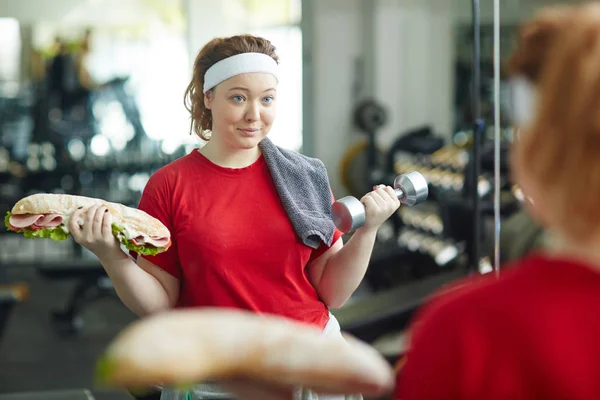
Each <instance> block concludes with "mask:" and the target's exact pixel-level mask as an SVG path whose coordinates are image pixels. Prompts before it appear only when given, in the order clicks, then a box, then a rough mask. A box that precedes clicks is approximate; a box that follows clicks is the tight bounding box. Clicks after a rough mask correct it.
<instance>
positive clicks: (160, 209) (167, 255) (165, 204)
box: [130, 171, 181, 279]
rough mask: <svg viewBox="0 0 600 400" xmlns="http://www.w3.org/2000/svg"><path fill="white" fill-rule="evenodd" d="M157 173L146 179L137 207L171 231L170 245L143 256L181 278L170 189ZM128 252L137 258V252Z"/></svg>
mask: <svg viewBox="0 0 600 400" xmlns="http://www.w3.org/2000/svg"><path fill="white" fill-rule="evenodd" d="M159 174H160V171H159V172H158V173H157V174H156V175H153V176H152V177H150V180H148V183H147V184H146V187H145V188H144V192H143V193H142V197H141V199H140V202H139V205H138V208H139V209H140V210H142V211H145V212H146V213H148V214H149V215H151V216H153V217H154V218H156V219H158V220H159V221H160V222H162V223H163V224H164V225H165V226H166V227H167V229H168V230H169V232H171V247H169V249H168V250H167V251H165V252H162V253H159V254H156V255H154V256H143V257H144V258H145V259H146V260H148V261H150V262H151V263H152V264H154V265H156V266H158V267H160V268H162V269H164V270H165V271H166V272H168V273H169V274H171V275H172V276H174V277H175V278H177V279H181V265H180V264H179V256H178V253H177V240H176V235H175V234H174V233H175V230H174V229H173V216H172V214H171V206H170V198H171V196H170V189H169V185H168V181H167V179H166V178H165V177H163V176H162V175H159ZM130 254H131V256H132V257H133V258H134V259H137V253H135V252H133V251H130Z"/></svg>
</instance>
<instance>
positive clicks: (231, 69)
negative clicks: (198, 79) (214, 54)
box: [202, 53, 279, 93]
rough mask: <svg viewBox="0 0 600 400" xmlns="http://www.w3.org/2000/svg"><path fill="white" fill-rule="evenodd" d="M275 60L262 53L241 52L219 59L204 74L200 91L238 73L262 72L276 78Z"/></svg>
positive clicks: (210, 87) (205, 90)
mask: <svg viewBox="0 0 600 400" xmlns="http://www.w3.org/2000/svg"><path fill="white" fill-rule="evenodd" d="M277 67H278V65H277V62H276V61H275V60H274V59H273V58H272V57H270V56H268V55H266V54H263V53H242V54H238V55H235V56H231V57H228V58H226V59H224V60H221V61H219V62H218V63H216V64H214V65H213V66H212V67H210V68H209V69H208V71H206V74H204V88H203V92H202V93H206V92H208V91H209V90H210V89H212V88H214V87H215V86H217V85H218V84H219V83H221V82H223V81H225V80H227V79H229V78H231V77H232V76H235V75H239V74H246V73H249V72H264V73H267V74H271V75H274V76H275V78H277V79H278V80H279V78H278V68H277Z"/></svg>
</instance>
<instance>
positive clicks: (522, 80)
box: [396, 2, 600, 400]
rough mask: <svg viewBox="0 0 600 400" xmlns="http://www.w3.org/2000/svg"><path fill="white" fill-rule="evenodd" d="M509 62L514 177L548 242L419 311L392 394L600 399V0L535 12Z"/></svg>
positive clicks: (409, 397)
mask: <svg viewBox="0 0 600 400" xmlns="http://www.w3.org/2000/svg"><path fill="white" fill-rule="evenodd" d="M509 65H510V73H511V75H512V77H514V78H515V83H516V85H517V86H518V90H517V91H516V92H515V93H516V94H517V99H516V100H517V101H516V103H515V104H518V108H519V110H515V111H523V110H527V109H529V110H532V112H531V113H526V112H525V113H524V112H518V113H516V114H515V115H516V116H517V117H518V119H519V120H518V125H519V128H520V134H519V135H518V138H517V139H516V141H515V143H514V144H513V149H512V154H511V158H512V173H513V175H514V179H515V180H516V182H517V183H518V184H519V185H520V186H521V188H522V189H523V191H524V192H525V193H526V194H527V196H528V197H529V198H530V199H531V200H530V201H529V202H528V203H527V207H528V209H529V210H530V211H531V213H532V215H533V216H534V218H536V219H537V220H538V222H540V223H541V224H542V225H544V226H545V227H546V228H547V229H548V231H549V232H551V233H552V235H553V236H555V237H556V238H557V239H558V240H557V246H556V247H554V248H553V249H552V250H549V251H548V252H547V253H545V254H544V253H541V252H539V253H537V252H536V253H535V254H530V255H529V256H527V257H526V258H524V259H522V260H520V261H518V262H515V263H514V264H513V265H511V266H510V267H509V268H503V270H504V272H502V273H501V276H500V278H499V279H495V277H493V276H489V277H481V278H479V279H477V280H476V281H468V282H461V284H460V285H457V286H456V287H455V289H454V290H451V291H448V292H446V293H444V294H441V295H439V296H437V298H436V299H435V300H433V301H432V302H431V304H429V305H427V307H425V308H424V310H423V311H422V312H421V313H420V315H419V317H418V319H417V321H416V322H415V323H414V324H413V326H414V329H413V331H412V333H411V345H410V349H409V351H408V354H407V357H406V359H405V363H404V364H403V366H402V367H401V368H400V369H399V372H398V381H397V382H398V383H397V393H396V399H402V400H413V399H428V400H436V399H449V400H452V399H464V400H468V399H486V400H495V399H573V400H576V399H597V398H600V380H599V379H598V377H599V376H600V363H599V362H598V360H599V359H600V344H599V342H598V337H599V336H600V319H598V315H599V314H598V310H600V256H599V255H598V254H599V253H598V249H599V248H600V208H599V207H598V198H600V180H599V179H600V119H599V118H598V115H599V111H600V3H599V2H593V3H589V4H585V5H581V6H575V7H573V8H567V7H562V6H561V7H558V8H556V7H552V8H548V9H544V10H543V11H542V12H541V13H540V14H539V15H538V16H537V17H536V18H535V19H534V20H533V21H531V22H529V23H528V24H526V25H525V26H524V27H523V29H522V30H521V31H520V35H519V41H518V48H517V50H516V52H515V54H514V55H513V57H512V58H511V60H510V64H509ZM490 275H492V274H490Z"/></svg>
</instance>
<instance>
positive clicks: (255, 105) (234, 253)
mask: <svg viewBox="0 0 600 400" xmlns="http://www.w3.org/2000/svg"><path fill="white" fill-rule="evenodd" d="M277 66H278V58H277V55H276V52H275V48H274V46H273V45H272V44H271V43H270V42H269V41H268V40H265V39H262V38H259V37H254V36H248V35H244V36H234V37H229V38H225V39H214V40H212V41H211V42H209V43H208V44H207V45H206V46H204V48H203V49H202V50H201V51H200V53H199V54H198V56H197V58H196V60H195V63H194V72H193V78H192V81H191V83H190V85H189V87H188V89H187V91H186V96H185V97H186V103H187V107H188V109H189V111H190V113H191V118H192V127H193V130H194V132H195V133H196V134H197V135H198V136H200V138H202V139H204V140H206V144H205V145H204V146H203V147H202V148H200V149H198V150H194V151H192V152H191V153H190V154H188V155H186V156H184V157H182V158H181V159H179V160H176V161H174V162H172V163H171V164H169V165H167V166H165V167H163V168H162V169H160V170H159V171H157V172H156V173H155V174H154V175H153V176H152V177H151V178H150V180H149V181H148V183H147V185H146V187H145V189H144V193H143V195H142V198H141V200H140V203H139V208H140V209H141V210H144V211H146V212H147V213H148V214H150V215H152V216H154V217H156V218H158V219H159V220H160V221H162V222H163V223H164V224H165V225H166V226H167V228H169V230H170V232H171V235H172V245H171V247H170V249H169V250H168V251H166V252H165V253H161V254H158V255H156V256H144V257H138V258H137V262H134V261H133V260H131V259H130V258H129V257H128V256H127V255H126V254H125V253H124V252H123V251H121V249H120V247H119V244H118V243H117V241H116V240H115V238H114V237H113V236H112V234H111V229H110V226H111V221H112V220H111V216H110V214H109V213H107V212H106V208H105V207H92V208H90V209H88V210H81V211H79V212H78V215H74V216H73V217H72V219H71V221H72V222H71V224H70V229H71V232H72V233H73V237H74V239H75V240H76V241H77V242H78V243H80V244H81V245H83V246H85V247H87V248H88V249H89V250H90V251H92V252H93V253H94V254H95V255H96V256H97V257H98V259H99V260H100V262H101V263H102V265H103V266H104V268H105V269H106V271H107V273H108V275H109V277H110V278H111V280H112V282H113V284H114V286H115V289H116V292H117V294H118V295H119V297H120V299H121V300H122V301H123V303H124V304H125V305H126V306H127V307H128V308H130V309H131V310H132V311H133V312H135V313H136V314H137V315H139V316H143V315H147V314H151V313H156V312H161V311H164V310H168V309H170V308H173V307H203V306H218V307H232V308H241V309H247V310H252V311H255V312H257V313H270V314H277V315H281V316H284V317H287V318H291V319H294V320H297V321H302V322H305V323H307V324H313V325H316V326H318V327H319V328H320V329H323V330H324V331H327V332H330V331H336V332H339V326H338V325H337V322H336V321H335V319H334V318H333V316H332V315H331V314H330V313H329V311H328V309H329V308H339V307H341V306H342V305H343V304H344V303H345V302H346V300H347V299H348V298H349V297H350V295H351V294H352V293H353V292H354V290H355V289H356V288H357V287H358V285H359V283H360V282H361V280H362V278H363V276H364V274H365V271H366V268H367V265H368V262H369V258H370V255H371V251H372V249H373V245H374V242H375V236H376V231H377V229H378V228H379V226H380V225H381V224H382V223H383V222H384V221H385V220H386V219H387V218H388V217H390V216H391V215H392V214H393V213H394V212H395V211H396V209H397V208H398V207H399V205H400V203H399V200H398V198H397V197H396V196H395V194H394V190H393V189H392V188H391V187H384V186H381V187H378V188H375V190H374V191H372V192H370V193H368V194H367V195H365V196H364V197H363V198H362V202H363V204H364V205H365V208H366V224H365V225H364V226H363V227H362V228H360V229H359V230H357V232H356V233H355V234H354V235H353V236H352V238H351V239H350V240H349V241H348V243H347V244H345V245H343V243H342V240H341V239H340V237H341V232H339V231H338V230H335V228H334V226H333V224H332V222H331V217H330V215H329V214H328V212H327V211H328V209H330V207H331V201H332V200H331V191H330V188H329V183H328V181H327V174H326V171H325V168H324V166H323V164H322V163H321V162H320V161H318V160H314V159H311V158H308V157H304V156H301V155H299V154H296V153H292V152H289V151H285V150H283V149H280V148H278V147H277V146H275V145H273V144H272V143H271V142H270V141H269V140H268V139H267V135H268V133H269V131H270V129H271V126H272V124H273V122H274V121H275V117H276V109H277V84H278V79H277V76H278V73H277ZM207 131H209V132H207ZM288 180H291V181H289V182H288ZM319 182H325V184H324V185H319ZM311 199H325V203H326V207H321V208H322V209H320V210H317V209H314V210H312V209H310V206H307V205H310V204H314V205H315V207H317V206H318V205H319V204H321V203H319V201H317V200H315V201H312V200H311ZM311 201H312V203H311ZM301 204H304V205H305V207H304V209H303V208H302V207H300V206H299V205H301ZM85 212H87V216H86V217H85V223H84V224H83V226H79V225H77V224H76V222H75V221H77V220H78V218H79V216H80V215H81V214H82V213H85ZM326 214H327V215H326ZM315 215H317V216H321V218H316V217H315ZM323 216H325V217H326V218H322V217H323ZM309 226H314V227H315V229H307V227H309ZM302 232H305V233H306V232H309V233H310V232H312V233H311V234H310V235H306V236H303V235H304V234H302V235H301V233H302ZM315 232H316V233H315ZM311 235H312V236H311ZM315 238H320V240H319V241H315ZM319 242H320V243H319Z"/></svg>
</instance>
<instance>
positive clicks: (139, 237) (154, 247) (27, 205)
mask: <svg viewBox="0 0 600 400" xmlns="http://www.w3.org/2000/svg"><path fill="white" fill-rule="evenodd" d="M97 204H100V205H104V206H106V207H107V208H108V211H109V212H110V213H111V215H112V219H113V223H112V233H113V235H114V236H115V237H116V238H117V239H118V240H119V242H120V243H121V244H123V245H124V246H125V247H126V248H127V249H128V250H132V251H134V252H136V253H138V254H142V255H155V254H158V253H161V252H163V251H166V250H167V249H168V248H169V247H170V246H171V233H170V232H169V230H168V229H167V228H166V227H165V226H164V225H163V224H162V223H161V222H160V221H159V220H158V219H156V218H154V217H152V216H150V215H148V214H147V213H145V212H144V211H142V210H138V209H136V208H131V207H127V206H125V205H123V204H119V203H112V202H107V201H105V200H102V199H96V198H91V197H84V196H75V195H69V194H50V193H40V194H34V195H31V196H27V197H25V198H23V199H21V200H19V201H18V202H17V203H16V204H15V205H14V207H13V208H12V210H11V211H9V212H7V213H6V217H5V218H4V225H6V228H7V229H8V230H10V231H13V232H19V233H22V234H23V235H24V236H25V237H26V238H29V239H35V238H44V239H52V240H56V241H60V240H65V239H67V238H68V237H69V236H70V232H69V220H70V218H71V215H73V213H74V212H75V210H77V209H78V208H79V207H83V208H85V209H87V208H88V207H91V206H93V205H97ZM84 217H85V215H82V218H80V220H79V221H77V222H78V223H79V225H83V223H84V220H85V218H84Z"/></svg>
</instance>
